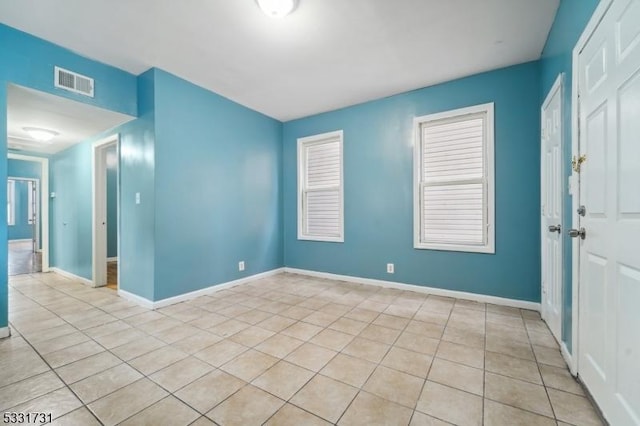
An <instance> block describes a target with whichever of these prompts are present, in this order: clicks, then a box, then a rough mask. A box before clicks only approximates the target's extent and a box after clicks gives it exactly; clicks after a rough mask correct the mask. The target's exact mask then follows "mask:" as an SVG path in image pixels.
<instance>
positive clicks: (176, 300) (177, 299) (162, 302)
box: [118, 268, 284, 309]
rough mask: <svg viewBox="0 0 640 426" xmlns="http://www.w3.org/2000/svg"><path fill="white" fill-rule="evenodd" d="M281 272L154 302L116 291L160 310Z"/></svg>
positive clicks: (243, 279)
mask: <svg viewBox="0 0 640 426" xmlns="http://www.w3.org/2000/svg"><path fill="white" fill-rule="evenodd" d="M283 272H284V268H276V269H272V270H270V271H266V272H261V273H259V274H255V275H250V276H248V277H243V278H239V279H237V280H233V281H228V282H226V283H220V284H216V285H212V286H210V287H205V288H203V289H200V290H195V291H191V292H189V293H184V294H179V295H177V296H173V297H168V298H166V299H161V300H156V301H152V300H149V299H147V298H145V297H142V296H138V295H137V294H133V293H131V292H128V291H126V290H122V289H118V295H119V296H121V297H122V298H124V299H127V300H129V301H131V302H134V303H137V304H138V305H140V306H142V307H143V308H147V309H160V308H164V307H165V306H169V305H174V304H176V303H180V302H185V301H187V300H192V299H195V298H198V297H200V296H206V295H209V294H213V293H215V292H217V291H220V290H224V289H227V288H230V287H235V286H237V285H240V284H245V283H248V282H250V281H255V280H259V279H261V278H267V277H271V276H273V275H278V274H281V273H283Z"/></svg>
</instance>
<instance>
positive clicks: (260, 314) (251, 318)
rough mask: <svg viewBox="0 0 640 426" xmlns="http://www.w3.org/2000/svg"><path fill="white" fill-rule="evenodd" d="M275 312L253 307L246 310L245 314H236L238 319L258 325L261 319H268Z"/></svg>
mask: <svg viewBox="0 0 640 426" xmlns="http://www.w3.org/2000/svg"><path fill="white" fill-rule="evenodd" d="M272 316H273V314H272V313H270V312H265V311H260V310H258V309H252V310H251V311H249V312H245V313H244V314H240V315H238V316H236V319H237V320H238V321H242V322H246V323H249V324H251V325H256V324H258V323H259V322H261V321H264V320H266V319H267V318H270V317H272Z"/></svg>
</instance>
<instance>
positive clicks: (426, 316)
mask: <svg viewBox="0 0 640 426" xmlns="http://www.w3.org/2000/svg"><path fill="white" fill-rule="evenodd" d="M449 315H450V310H448V309H445V310H443V311H442V312H437V311H432V310H429V309H427V308H425V307H424V306H423V307H422V308H420V309H418V312H416V314H415V315H414V316H413V319H414V320H417V321H423V322H428V323H432V324H437V325H441V326H444V325H445V324H446V323H447V321H448V320H449Z"/></svg>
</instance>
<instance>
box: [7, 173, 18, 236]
mask: <svg viewBox="0 0 640 426" xmlns="http://www.w3.org/2000/svg"><path fill="white" fill-rule="evenodd" d="M15 224H16V181H15V179H7V226H15Z"/></svg>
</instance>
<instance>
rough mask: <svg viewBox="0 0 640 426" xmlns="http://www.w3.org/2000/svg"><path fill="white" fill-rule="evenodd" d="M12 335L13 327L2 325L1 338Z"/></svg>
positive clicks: (0, 329) (0, 328)
mask: <svg viewBox="0 0 640 426" xmlns="http://www.w3.org/2000/svg"><path fill="white" fill-rule="evenodd" d="M9 336H11V329H10V328H9V327H0V339H4V338H5V337H9Z"/></svg>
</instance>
